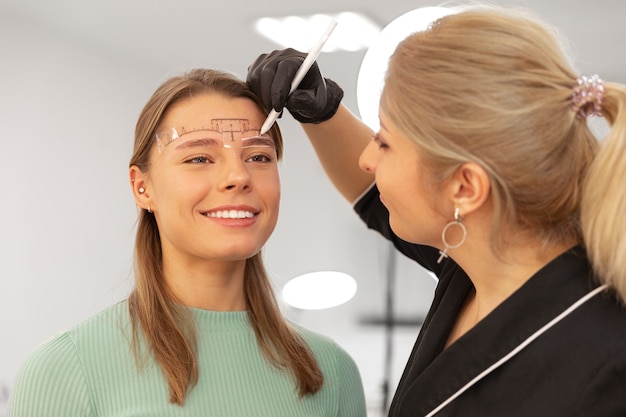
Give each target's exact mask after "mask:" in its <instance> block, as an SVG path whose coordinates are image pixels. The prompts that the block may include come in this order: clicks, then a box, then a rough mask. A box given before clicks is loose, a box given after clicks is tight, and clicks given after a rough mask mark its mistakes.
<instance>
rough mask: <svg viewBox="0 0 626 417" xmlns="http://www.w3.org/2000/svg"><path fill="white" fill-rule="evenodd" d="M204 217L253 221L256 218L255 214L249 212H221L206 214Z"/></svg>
mask: <svg viewBox="0 0 626 417" xmlns="http://www.w3.org/2000/svg"><path fill="white" fill-rule="evenodd" d="M204 215H205V216H207V217H212V218H217V219H251V218H253V217H254V216H256V214H255V213H253V212H251V211H247V210H219V211H212V212H209V213H204Z"/></svg>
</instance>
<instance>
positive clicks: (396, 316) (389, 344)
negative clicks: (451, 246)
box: [0, 0, 626, 417]
mask: <svg viewBox="0 0 626 417" xmlns="http://www.w3.org/2000/svg"><path fill="white" fill-rule="evenodd" d="M495 3H499V4H507V5H522V6H528V7H530V8H531V9H532V10H534V11H535V12H537V13H538V14H539V15H540V16H542V17H543V18H545V19H546V20H547V21H549V22H550V23H552V24H553V25H555V26H556V27H557V28H559V29H560V30H561V32H562V33H563V34H564V35H565V36H566V37H567V38H568V39H569V41H570V47H571V49H572V51H573V53H574V59H575V62H576V66H577V68H578V69H579V70H580V72H581V73H584V74H593V73H598V74H599V75H600V76H601V77H602V78H603V79H605V80H607V81H614V82H620V83H624V82H625V81H626V73H625V72H624V71H625V69H626V62H625V60H626V56H625V54H624V53H623V47H622V44H623V40H624V39H626V26H625V25H624V24H623V19H624V18H625V17H626V3H625V2H622V1H621V0H596V1H594V2H572V1H569V0H526V1H497V2H495ZM437 5H439V4H438V3H432V2H428V1H400V0H388V1H384V2H367V3H366V2H363V1H361V0H317V1H315V2H295V1H283V0H275V1H272V2H251V1H249V0H230V1H226V2H214V1H199V0H176V1H173V0H150V1H148V0H123V1H122V0H106V1H105V0H52V1H50V0H0V52H1V58H0V60H1V61H0V62H1V65H0V126H1V127H2V129H1V132H2V133H1V135H0V136H1V137H0V143H1V145H0V199H1V200H0V201H1V204H0V417H2V416H3V415H4V412H5V410H6V399H7V397H8V394H9V391H10V387H11V384H12V382H13V379H14V377H15V375H16V373H17V370H18V368H19V366H20V364H21V362H22V361H23V360H24V359H25V357H26V356H27V355H28V353H29V352H30V351H31V350H32V349H34V348H35V347H36V346H37V345H39V344H40V343H42V342H43V341H45V340H47V339H48V338H50V337H52V336H53V335H54V334H55V333H57V332H60V331H62V330H64V329H67V328H68V327H70V326H72V325H74V324H77V323H78V322H80V321H82V320H84V319H85V318H87V317H88V316H91V315H93V314H95V313H97V312H98V311H100V310H102V309H104V308H106V307H108V306H109V305H111V304H112V303H114V302H116V301H118V300H120V299H122V298H124V297H125V296H126V295H127V294H128V291H129V289H130V288H131V286H132V251H133V239H134V231H135V220H136V208H135V206H134V202H133V199H132V195H131V193H130V187H129V184H128V180H127V168H128V160H129V158H130V155H131V150H132V141H133V132H134V124H135V121H136V118H137V116H138V114H139V111H140V110H141V108H142V106H143V105H144V103H145V102H146V101H147V99H148V97H149V96H150V95H151V94H152V92H153V91H154V90H155V88H156V87H157V86H158V85H159V84H160V83H161V82H163V81H164V80H165V79H167V78H168V77H170V76H172V75H176V74H179V73H181V72H183V71H186V70H188V69H191V68H194V67H212V68H220V69H225V70H228V71H230V72H234V73H236V74H237V75H239V76H240V77H241V78H245V74H246V69H247V66H248V65H249V64H250V63H251V62H252V61H253V60H254V59H255V58H256V57H257V55H259V54H260V53H263V52H269V51H271V50H273V49H279V48H282V47H283V46H281V45H279V44H277V43H275V42H273V41H272V40H270V39H268V38H266V37H265V36H263V35H262V34H260V33H259V32H258V31H257V30H256V29H255V22H256V21H257V19H259V18H262V17H276V18H282V17H285V16H289V15H298V16H309V15H313V14H315V13H329V14H336V13H341V12H355V13H359V14H361V15H362V16H365V17H366V18H367V19H368V21H369V22H370V23H373V25H374V27H375V28H377V29H376V30H380V29H382V28H383V27H385V26H386V25H387V24H388V23H389V22H391V21H393V20H394V19H395V18H397V17H398V16H401V15H402V14H404V13H406V12H408V11H410V10H412V9H415V8H418V7H423V6H437ZM320 33H321V32H316V33H314V34H312V35H313V39H314V40H316V39H317V38H318V37H319V35H320ZM358 36H359V35H357V34H355V35H354V37H358ZM289 46H294V47H296V46H297V45H289ZM365 53H366V49H364V47H360V48H358V49H356V50H352V51H345V50H344V51H334V52H324V53H322V55H321V56H320V57H319V59H318V62H319V64H320V66H321V68H322V72H323V74H324V75H325V76H326V77H329V78H332V79H333V80H335V81H337V82H338V83H339V84H340V85H341V86H342V87H343V88H344V90H345V100H344V102H345V104H346V105H347V106H348V107H349V108H351V109H352V110H353V111H354V112H355V113H358V111H359V109H358V106H357V98H356V89H357V76H358V74H359V70H360V66H361V61H362V60H363V57H364V55H365ZM279 124H280V126H281V128H282V130H283V135H284V137H285V139H286V146H285V157H284V160H283V162H282V163H281V175H282V183H283V199H282V206H281V216H280V220H279V224H278V226H277V229H276V231H275V233H274V235H273V236H272V238H271V240H270V241H269V243H268V244H267V246H266V248H265V251H264V254H265V260H266V266H267V269H268V271H269V272H270V274H271V276H272V278H273V280H274V284H275V286H276V289H277V292H278V293H279V294H280V289H281V288H282V286H283V285H284V284H285V283H286V282H287V281H288V280H290V279H291V278H293V277H296V276H298V275H301V274H304V273H309V272H314V271H319V270H334V271H340V272H343V273H346V274H349V275H351V276H352V277H354V279H355V280H356V282H357V292H356V294H355V295H354V297H353V298H352V299H350V300H349V301H348V302H346V303H345V304H342V305H340V306H337V307H334V308H330V309H323V310H304V309H298V308H294V307H289V306H287V305H286V304H285V305H284V310H285V314H286V315H287V316H288V317H289V318H290V319H292V320H294V321H296V322H298V323H301V324H302V325H304V326H306V327H309V328H312V329H313V330H316V331H318V332H320V333H324V334H326V335H328V336H330V337H332V338H333V339H335V340H336V341H337V342H338V343H339V344H340V345H342V346H343V347H344V348H345V349H346V350H347V351H348V352H349V353H350V354H351V355H352V356H353V357H354V358H355V360H356V362H357V364H358V366H359V368H360V370H361V374H362V377H363V382H364V386H365V390H366V396H367V402H368V412H369V415H370V417H375V416H379V415H383V413H384V409H385V407H386V404H387V403H388V401H389V395H390V394H391V393H392V392H393V388H394V387H395V384H396V383H397V380H398V379H399V377H400V374H401V372H402V369H403V365H404V363H405V361H406V359H407V357H408V355H409V352H410V350H411V347H412V345H413V341H414V339H415V337H416V335H417V333H418V331H419V325H420V323H421V320H422V318H423V316H424V315H425V312H426V311H427V309H428V307H429V304H430V300H431V297H432V293H433V290H434V287H435V285H436V282H435V280H434V279H433V278H432V277H431V276H430V275H429V274H428V273H426V272H425V271H424V270H422V269H421V268H419V267H418V266H416V265H415V264H413V263H412V262H410V261H408V260H407V259H405V258H404V257H403V256H402V255H398V254H396V253H395V252H393V251H390V250H389V247H388V245H387V244H386V242H384V241H383V240H382V239H380V238H379V237H378V236H377V235H376V234H375V233H373V232H371V231H369V230H367V229H365V227H364V226H363V225H362V224H361V223H360V221H359V220H358V219H357V217H356V215H355V214H354V213H353V210H352V207H351V204H350V203H349V202H347V201H344V200H343V199H342V198H341V197H340V196H339V194H338V193H337V192H336V191H335V190H334V188H333V187H332V185H331V184H330V182H329V181H328V180H327V179H326V177H325V175H324V172H323V170H322V168H321V166H320V165H319V163H318V162H317V160H316V158H315V156H314V153H313V150H312V148H311V146H310V145H309V143H308V141H307V140H306V138H305V136H304V134H303V132H302V130H301V128H300V126H299V125H298V124H297V123H295V122H294V121H293V119H291V117H290V116H289V115H286V116H285V117H283V118H282V119H280V120H279ZM328 291H332V288H331V289H329V290H328ZM389 317H391V318H392V319H391V320H390V319H389Z"/></svg>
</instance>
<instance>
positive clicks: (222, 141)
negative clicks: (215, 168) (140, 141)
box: [154, 119, 276, 153]
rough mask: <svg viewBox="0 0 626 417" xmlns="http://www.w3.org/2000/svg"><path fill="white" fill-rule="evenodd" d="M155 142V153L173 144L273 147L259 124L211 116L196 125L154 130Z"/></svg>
mask: <svg viewBox="0 0 626 417" xmlns="http://www.w3.org/2000/svg"><path fill="white" fill-rule="evenodd" d="M154 137H155V141H156V144H157V147H158V150H159V153H161V152H163V150H164V149H165V147H166V146H168V145H169V144H171V143H175V147H176V149H183V148H193V147H197V146H211V147H224V148H232V147H233V146H234V145H235V144H238V145H237V146H239V147H241V148H242V149H243V148H252V147H263V148H275V147H276V146H275V144H274V140H273V139H272V137H271V136H270V135H269V134H267V133H264V134H263V135H261V134H260V127H257V126H251V125H250V121H249V120H248V119H211V121H210V123H209V124H208V125H205V126H198V127H174V128H169V129H165V130H162V131H160V132H157V133H156V134H155V135H154Z"/></svg>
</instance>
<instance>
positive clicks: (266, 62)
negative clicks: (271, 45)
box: [246, 48, 343, 123]
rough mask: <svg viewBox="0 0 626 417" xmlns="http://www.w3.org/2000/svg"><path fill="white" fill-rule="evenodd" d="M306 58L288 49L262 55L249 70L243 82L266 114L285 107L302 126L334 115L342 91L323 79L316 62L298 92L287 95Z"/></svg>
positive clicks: (279, 110) (326, 79)
mask: <svg viewBox="0 0 626 417" xmlns="http://www.w3.org/2000/svg"><path fill="white" fill-rule="evenodd" d="M305 57H306V54H304V53H302V52H299V51H296V50H295V49H291V48H288V49H283V50H279V51H273V52H271V53H269V54H262V55H260V56H259V57H258V58H257V59H256V60H255V61H254V62H253V63H252V65H250V66H249V67H248V76H247V77H246V81H247V82H248V85H249V86H250V88H251V89H252V91H254V93H255V94H256V95H257V96H259V97H260V98H261V100H262V101H263V104H264V105H265V109H266V110H267V111H268V112H269V111H270V110H272V109H274V110H276V111H277V112H281V111H282V110H283V107H287V110H289V113H291V115H292V116H293V118H294V119H296V120H297V121H299V122H301V123H321V122H323V121H325V120H328V119H330V118H331V117H332V116H333V115H334V114H335V112H336V111H337V108H339V104H340V103H341V99H342V98H343V90H342V89H341V87H339V86H338V85H337V83H335V82H334V81H333V80H330V79H328V78H324V77H322V74H321V73H320V69H319V67H318V65H317V62H315V63H313V66H311V69H309V71H308V72H307V74H306V75H305V76H304V78H303V79H302V81H301V82H300V84H299V85H298V88H297V89H296V90H294V91H293V93H291V94H289V90H290V89H291V81H292V80H293V79H294V77H295V75H296V72H297V71H298V68H300V64H302V61H304V58H305Z"/></svg>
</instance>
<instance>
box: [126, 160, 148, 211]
mask: <svg viewBox="0 0 626 417" xmlns="http://www.w3.org/2000/svg"><path fill="white" fill-rule="evenodd" d="M129 177H130V187H131V189H132V191H133V196H134V197H135V203H136V204H137V206H138V207H141V208H142V209H144V210H149V209H150V193H149V191H148V185H147V178H146V174H144V173H143V172H142V171H141V169H139V167H138V166H136V165H133V166H131V167H130V170H129Z"/></svg>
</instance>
